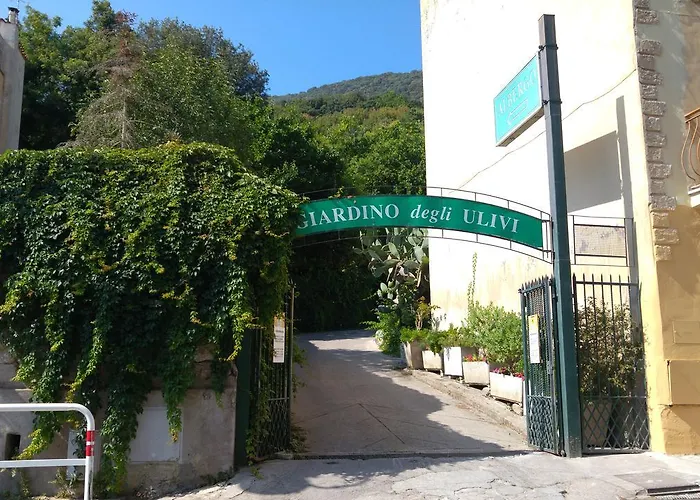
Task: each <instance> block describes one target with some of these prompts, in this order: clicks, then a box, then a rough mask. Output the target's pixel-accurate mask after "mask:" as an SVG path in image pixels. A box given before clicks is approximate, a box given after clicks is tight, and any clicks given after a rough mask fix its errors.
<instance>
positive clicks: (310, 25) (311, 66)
mask: <svg viewBox="0 0 700 500" xmlns="http://www.w3.org/2000/svg"><path fill="white" fill-rule="evenodd" d="M13 3H14V2H13ZM418 4H419V1H418V0H198V1H192V0H188V1H185V0H112V6H113V7H114V8H115V9H117V10H119V9H123V10H127V11H129V12H134V13H135V14H137V15H138V16H139V19H142V20H147V19H151V18H164V17H177V18H179V19H181V20H183V21H185V22H187V23H190V24H194V25H196V26H201V25H204V24H208V25H212V26H218V27H221V28H223V30H224V32H225V34H226V36H227V37H228V38H230V39H231V40H233V41H234V42H239V43H242V44H243V45H245V46H246V47H247V48H249V49H250V50H252V51H253V53H254V54H255V59H256V60H257V61H258V63H259V64H260V66H261V67H263V68H265V69H267V70H268V71H269V73H270V93H271V94H273V95H276V94H286V93H291V92H299V91H302V90H306V89H308V88H310V87H314V86H318V85H322V84H324V83H332V82H336V81H340V80H346V79H349V78H354V77H357V76H364V75H373V74H377V73H384V72H386V71H396V72H399V71H410V70H413V69H420V67H421V56H420V53H421V52H420V50H421V49H420V8H419V5H418ZM30 5H31V6H32V7H34V8H35V9H37V10H40V11H42V12H46V13H47V14H50V15H57V16H60V17H61V18H62V19H63V22H64V25H69V24H70V25H76V24H82V23H83V22H84V21H85V19H86V18H87V17H88V15H89V12H90V6H91V5H92V2H91V0H60V1H57V0H30ZM20 9H21V10H23V9H24V3H23V2H22V3H20Z"/></svg>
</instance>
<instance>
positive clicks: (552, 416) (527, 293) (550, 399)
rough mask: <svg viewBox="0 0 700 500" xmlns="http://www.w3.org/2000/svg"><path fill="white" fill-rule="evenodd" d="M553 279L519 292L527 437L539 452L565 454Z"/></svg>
mask: <svg viewBox="0 0 700 500" xmlns="http://www.w3.org/2000/svg"><path fill="white" fill-rule="evenodd" d="M553 286H554V283H553V280H552V279H551V278H547V277H545V278H541V279H539V280H536V281H533V282H531V283H526V284H525V285H523V287H522V288H521V289H520V302H521V307H522V317H523V345H524V357H523V359H524V363H523V368H524V373H525V410H526V415H527V417H526V421H527V438H528V442H529V443H530V445H531V446H533V447H535V448H538V449H540V450H544V451H548V452H551V453H555V454H557V455H559V454H561V453H562V444H563V443H562V434H561V431H560V428H561V425H560V422H561V405H560V404H559V382H558V375H557V343H556V333H555V332H556V324H555V316H556V315H554V314H552V311H553V307H552V296H553V293H552V289H553Z"/></svg>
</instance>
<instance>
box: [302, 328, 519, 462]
mask: <svg viewBox="0 0 700 500" xmlns="http://www.w3.org/2000/svg"><path fill="white" fill-rule="evenodd" d="M297 340H298V342H299V345H300V346H301V347H302V348H303V349H304V350H305V351H306V353H307V364H306V366H304V367H303V368H302V369H300V370H298V371H297V375H298V376H299V377H300V379H301V381H302V382H303V384H304V386H303V387H301V388H300V389H299V391H298V394H297V397H296V399H295V401H294V404H293V413H294V421H295V424H296V425H297V426H299V427H301V428H303V429H304V431H305V432H306V437H307V441H306V445H307V451H308V452H309V453H311V454H312V455H320V456H356V455H360V456H405V455H407V454H437V453H441V454H447V453H453V454H460V455H463V454H469V453H472V454H482V455H483V454H500V453H503V452H512V451H514V450H522V449H523V448H524V443H523V442H522V440H521V439H520V438H519V437H517V436H516V435H515V434H514V433H509V432H508V431H507V430H504V429H502V428H500V427H499V426H497V425H494V424H491V423H489V422H486V421H484V419H483V418H481V417H480V416H479V415H476V414H474V413H471V412H470V411H469V410H467V409H465V408H461V407H459V406H458V405H457V403H456V402H455V401H454V400H452V399H451V398H450V397H448V396H445V395H442V394H435V393H434V392H433V391H431V389H430V388H428V387H427V386H424V385H423V384H421V383H420V382H419V381H416V380H415V379H413V378H412V377H410V376H409V375H406V374H405V373H404V372H402V371H400V370H397V369H396V365H397V362H398V361H399V360H398V359H396V358H391V357H389V356H386V355H384V354H382V353H381V352H379V350H378V349H377V347H376V345H375V343H374V340H373V338H372V337H371V335H370V334H369V333H368V332H365V331H348V332H331V333H321V334H309V335H301V336H299V337H298V339H297Z"/></svg>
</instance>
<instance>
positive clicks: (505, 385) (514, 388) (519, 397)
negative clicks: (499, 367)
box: [489, 372, 523, 404]
mask: <svg viewBox="0 0 700 500" xmlns="http://www.w3.org/2000/svg"><path fill="white" fill-rule="evenodd" d="M489 385H490V386H491V396H493V397H494V398H496V399H502V400H503V401H509V402H511V403H519V404H522V403H523V379H521V378H520V377H514V376H512V375H501V374H500V373H493V372H491V373H489Z"/></svg>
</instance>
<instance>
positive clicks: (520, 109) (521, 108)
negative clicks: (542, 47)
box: [493, 56, 544, 146]
mask: <svg viewBox="0 0 700 500" xmlns="http://www.w3.org/2000/svg"><path fill="white" fill-rule="evenodd" d="M493 114H494V120H495V123H496V146H507V145H508V144H510V143H511V142H513V141H514V140H515V138H516V137H518V136H519V135H520V134H522V133H523V132H524V131H525V130H527V129H528V127H530V126H531V125H532V124H533V123H535V122H536V121H537V120H539V119H540V118H541V117H542V116H543V115H544V108H543V106H542V82H541V79H540V62H539V56H535V57H533V58H532V59H530V62H528V63H527V65H526V66H525V67H524V68H523V69H521V70H520V72H518V74H517V75H515V77H514V78H513V79H512V80H511V81H510V82H509V83H508V85H506V86H505V87H504V88H503V90H501V91H500V92H499V93H498V95H497V96H496V98H495V99H494V100H493Z"/></svg>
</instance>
